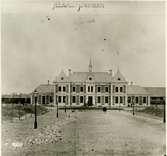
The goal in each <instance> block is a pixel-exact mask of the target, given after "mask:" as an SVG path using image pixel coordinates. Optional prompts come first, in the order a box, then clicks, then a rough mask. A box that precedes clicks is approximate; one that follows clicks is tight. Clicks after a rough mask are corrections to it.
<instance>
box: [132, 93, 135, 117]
mask: <svg viewBox="0 0 167 156" xmlns="http://www.w3.org/2000/svg"><path fill="white" fill-rule="evenodd" d="M132 106H133V116H134V115H135V109H134V108H135V105H134V96H132Z"/></svg>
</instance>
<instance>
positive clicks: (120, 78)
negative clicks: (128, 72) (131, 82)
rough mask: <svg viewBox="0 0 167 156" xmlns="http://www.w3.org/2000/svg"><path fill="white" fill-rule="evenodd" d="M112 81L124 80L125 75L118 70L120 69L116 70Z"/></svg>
mask: <svg viewBox="0 0 167 156" xmlns="http://www.w3.org/2000/svg"><path fill="white" fill-rule="evenodd" d="M112 81H113V82H125V81H126V80H125V77H124V76H123V75H122V73H121V72H120V70H119V69H118V70H117V73H116V74H115V75H114V77H113V79H112Z"/></svg>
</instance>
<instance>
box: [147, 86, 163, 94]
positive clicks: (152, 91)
mask: <svg viewBox="0 0 167 156" xmlns="http://www.w3.org/2000/svg"><path fill="white" fill-rule="evenodd" d="M144 89H145V90H147V91H148V92H149V93H150V94H151V96H165V87H144Z"/></svg>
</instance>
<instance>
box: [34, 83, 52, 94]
mask: <svg viewBox="0 0 167 156" xmlns="http://www.w3.org/2000/svg"><path fill="white" fill-rule="evenodd" d="M35 90H36V91H37V92H38V93H52V92H54V86H53V85H52V84H41V85H39V86H38V87H37V88H36V89H35Z"/></svg>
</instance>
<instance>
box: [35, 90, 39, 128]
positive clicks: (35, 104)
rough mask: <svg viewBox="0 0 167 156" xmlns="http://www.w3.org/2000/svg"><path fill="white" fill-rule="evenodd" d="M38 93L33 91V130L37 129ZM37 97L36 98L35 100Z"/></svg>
mask: <svg viewBox="0 0 167 156" xmlns="http://www.w3.org/2000/svg"><path fill="white" fill-rule="evenodd" d="M37 94H38V92H37V91H36V90H35V91H34V101H35V121H34V129H37V98H38V97H37V96H36V95H37ZM36 97H37V98H36Z"/></svg>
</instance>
